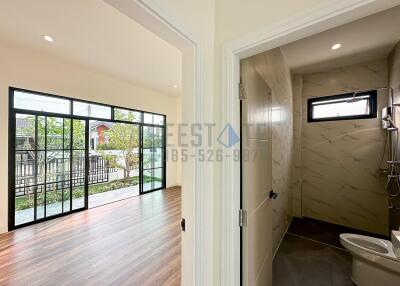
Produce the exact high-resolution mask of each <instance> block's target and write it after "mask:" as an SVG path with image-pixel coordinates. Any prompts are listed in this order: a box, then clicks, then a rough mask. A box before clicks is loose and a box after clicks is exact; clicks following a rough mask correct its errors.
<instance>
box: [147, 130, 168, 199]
mask: <svg viewBox="0 0 400 286" xmlns="http://www.w3.org/2000/svg"><path fill="white" fill-rule="evenodd" d="M164 132H165V130H164V128H162V127H155V126H143V149H142V150H143V151H142V152H143V172H142V174H143V179H142V184H143V186H142V189H143V192H144V193H146V192H150V191H153V190H158V189H160V188H163V186H164V185H165V167H164V162H165V145H164V144H165V140H164Z"/></svg>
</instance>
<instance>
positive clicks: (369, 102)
mask: <svg viewBox="0 0 400 286" xmlns="http://www.w3.org/2000/svg"><path fill="white" fill-rule="evenodd" d="M376 97H377V93H376V90H373V91H368V92H360V93H355V94H354V93H348V94H340V95H333V96H325V97H317V98H310V99H308V122H316V121H333V120H346V119H363V118H374V117H376Z"/></svg>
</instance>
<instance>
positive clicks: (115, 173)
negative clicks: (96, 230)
mask: <svg viewBox="0 0 400 286" xmlns="http://www.w3.org/2000/svg"><path fill="white" fill-rule="evenodd" d="M10 135H11V136H10V152H11V154H13V155H12V156H10V166H13V167H12V168H11V169H10V193H9V197H10V201H9V211H10V213H9V225H10V228H11V229H13V228H15V227H20V226H24V225H28V224H32V223H35V222H38V221H43V220H46V219H50V218H54V217H59V216H62V215H65V214H69V213H72V212H75V211H80V210H84V209H87V208H90V207H96V206H99V205H103V204H106V203H110V202H114V201H117V200H121V199H125V198H128V197H132V196H135V195H140V194H144V193H146V192H150V191H155V190H159V189H163V188H165V184H166V181H165V172H166V162H165V135H166V116H165V115H162V114H155V113H149V112H144V111H140V110H132V109H128V108H121V107H114V106H109V105H105V104H100V103H93V102H87V101H82V100H74V99H71V98H66V97H59V96H54V95H49V94H43V93H37V92H33V91H26V90H21V89H15V88H10Z"/></svg>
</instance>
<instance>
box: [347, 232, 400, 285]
mask: <svg viewBox="0 0 400 286" xmlns="http://www.w3.org/2000/svg"><path fill="white" fill-rule="evenodd" d="M340 242H341V243H342V245H343V246H344V247H345V248H346V249H348V250H349V251H350V253H351V255H352V256H353V265H352V273H351V279H352V280H353V282H354V283H355V284H356V285H357V286H378V285H379V286H397V285H400V231H392V242H393V243H392V242H390V241H388V240H385V239H379V238H375V237H369V236H364V235H358V234H351V233H343V234H341V235H340Z"/></svg>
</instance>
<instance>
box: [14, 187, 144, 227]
mask: <svg viewBox="0 0 400 286" xmlns="http://www.w3.org/2000/svg"><path fill="white" fill-rule="evenodd" d="M146 185H151V183H147V184H144V189H150V188H151V186H146ZM137 195H139V185H136V186H132V187H126V188H122V189H118V190H113V191H109V192H104V193H99V194H94V195H90V196H89V208H94V207H98V206H101V205H104V204H108V203H112V202H116V201H119V200H123V199H127V198H130V197H133V196H137ZM64 204H66V205H68V207H69V201H67V202H64ZM83 206H84V198H83V197H81V198H77V199H74V200H73V201H72V208H73V209H77V208H82V207H83ZM61 209H62V203H61V202H58V203H53V204H48V205H47V206H46V213H47V216H52V215H56V214H59V213H60V212H61ZM33 212H34V209H33V208H30V209H25V210H20V211H17V212H15V224H16V225H20V224H23V223H26V222H30V221H32V218H33ZM37 213H38V218H41V217H43V214H44V207H43V206H38V208H37Z"/></svg>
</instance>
